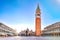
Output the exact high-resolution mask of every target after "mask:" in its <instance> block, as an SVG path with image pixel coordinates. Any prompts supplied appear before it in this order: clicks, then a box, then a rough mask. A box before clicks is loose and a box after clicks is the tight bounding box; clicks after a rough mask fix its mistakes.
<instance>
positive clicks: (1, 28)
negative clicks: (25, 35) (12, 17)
mask: <svg viewBox="0 0 60 40" xmlns="http://www.w3.org/2000/svg"><path fill="white" fill-rule="evenodd" d="M15 35H17V33H16V31H15V30H13V29H12V28H10V27H8V26H6V25H5V24H3V23H0V36H15Z"/></svg>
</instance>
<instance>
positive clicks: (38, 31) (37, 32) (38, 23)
mask: <svg viewBox="0 0 60 40" xmlns="http://www.w3.org/2000/svg"><path fill="white" fill-rule="evenodd" d="M35 28H36V29H35V35H36V36H41V12H40V8H39V4H38V5H37V9H36V14H35Z"/></svg>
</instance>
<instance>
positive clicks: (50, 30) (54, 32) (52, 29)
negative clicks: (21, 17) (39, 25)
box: [42, 22, 60, 36]
mask: <svg viewBox="0 0 60 40" xmlns="http://www.w3.org/2000/svg"><path fill="white" fill-rule="evenodd" d="M42 35H43V36H60V22H56V23H54V24H52V25H49V26H47V27H45V28H44V30H43V31H42Z"/></svg>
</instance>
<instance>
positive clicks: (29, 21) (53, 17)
mask: <svg viewBox="0 0 60 40" xmlns="http://www.w3.org/2000/svg"><path fill="white" fill-rule="evenodd" d="M38 3H39V6H40V10H41V28H42V29H44V28H45V27H46V26H48V25H51V24H53V23H56V22H60V11H59V10H60V0H0V22H1V23H4V24H5V25H8V26H9V27H11V28H13V29H15V30H17V32H20V31H22V30H26V29H27V28H29V30H33V31H35V13H36V8H37V4H38Z"/></svg>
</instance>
